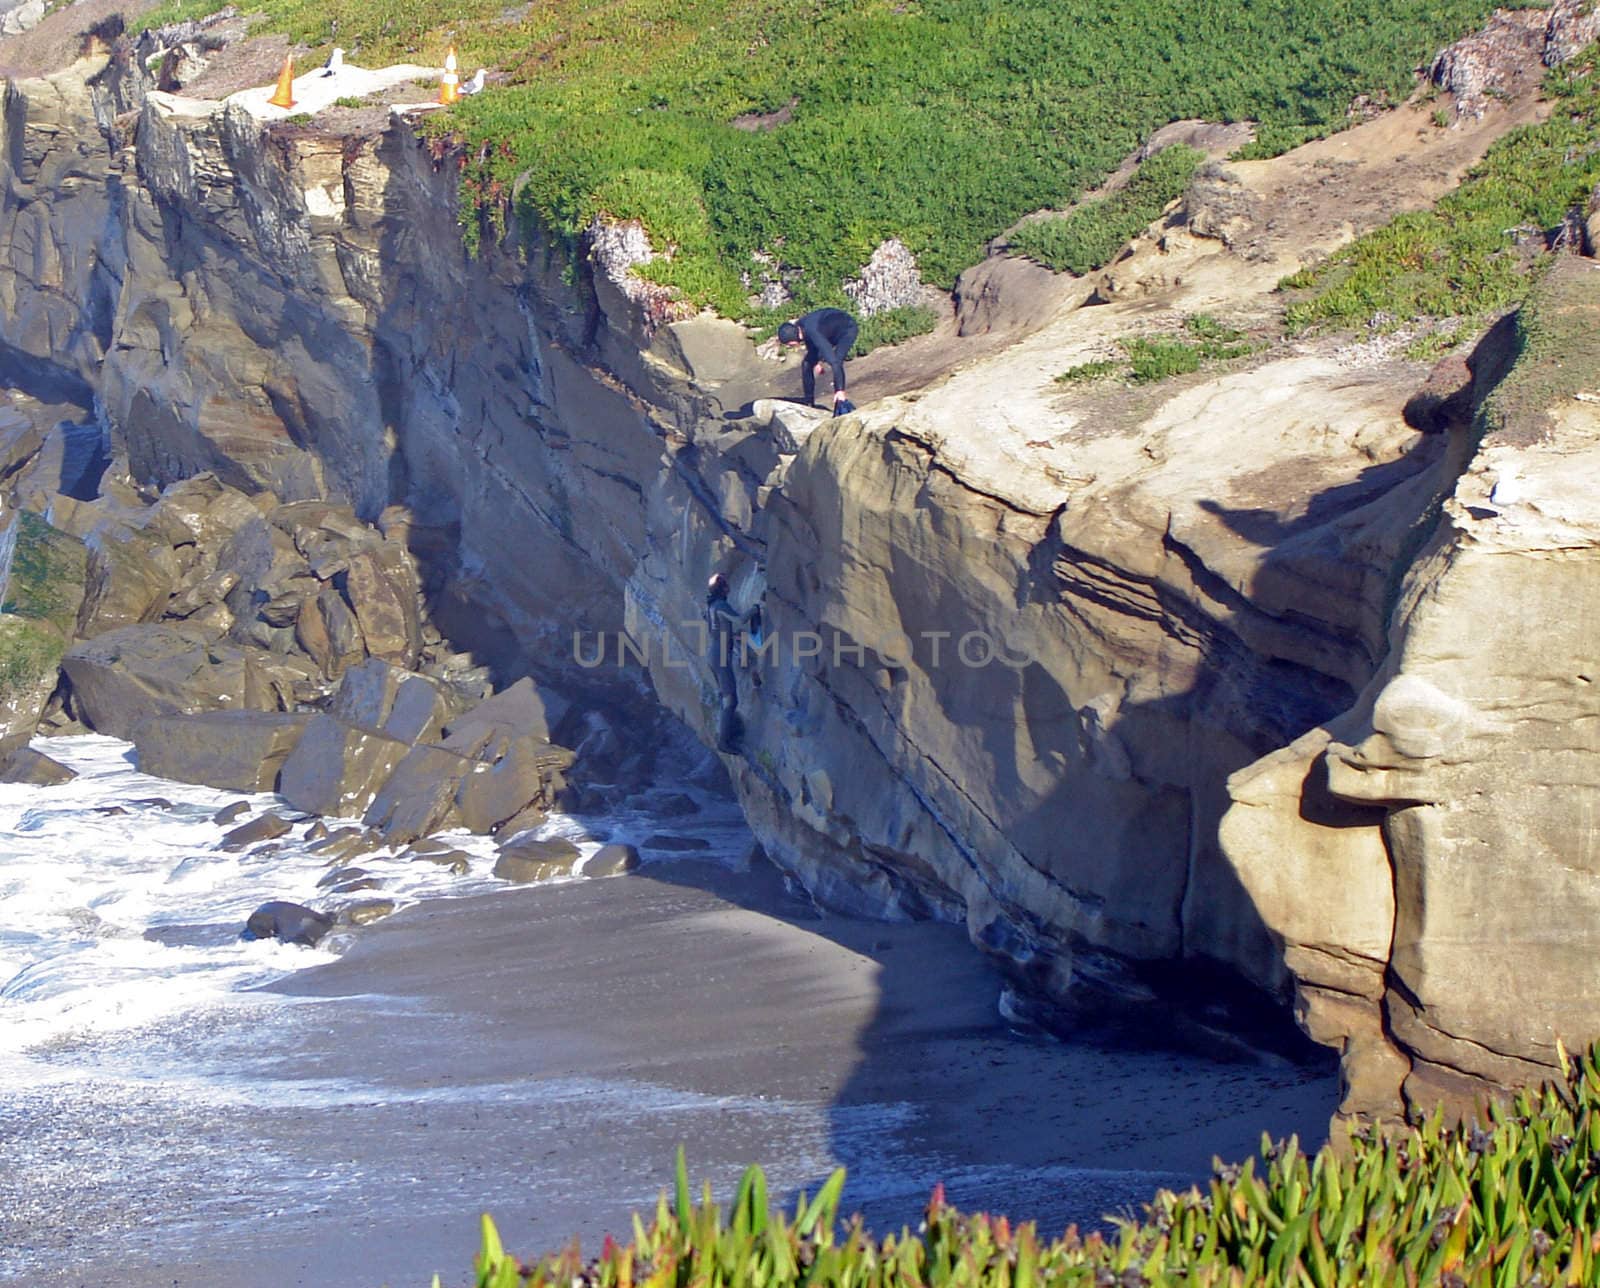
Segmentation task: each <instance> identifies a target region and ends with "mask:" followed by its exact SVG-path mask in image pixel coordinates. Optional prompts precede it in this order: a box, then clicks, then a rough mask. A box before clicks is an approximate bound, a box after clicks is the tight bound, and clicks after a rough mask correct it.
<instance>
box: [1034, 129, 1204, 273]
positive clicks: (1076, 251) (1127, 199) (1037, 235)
mask: <svg viewBox="0 0 1600 1288" xmlns="http://www.w3.org/2000/svg"><path fill="white" fill-rule="evenodd" d="M1204 160H1205V153H1203V152H1200V151H1198V150H1196V149H1195V148H1190V147H1184V146H1182V145H1181V144H1180V145H1178V146H1176V147H1170V148H1163V149H1162V150H1161V151H1160V152H1158V153H1156V155H1155V156H1153V157H1150V158H1149V159H1148V160H1146V161H1144V162H1143V163H1142V164H1141V165H1140V166H1139V168H1138V169H1137V170H1135V171H1134V172H1133V176H1132V178H1130V179H1129V180H1128V183H1127V185H1126V186H1125V187H1123V188H1120V189H1118V190H1117V191H1116V192H1113V193H1109V194H1107V195H1106V196H1104V197H1099V198H1096V199H1095V200H1093V201H1086V202H1084V203H1083V205H1081V206H1079V207H1078V208H1077V209H1076V210H1074V211H1072V212H1071V213H1070V214H1066V215H1058V216H1054V217H1052V218H1049V219H1035V220H1034V221H1032V222H1031V223H1027V224H1024V225H1023V226H1022V227H1021V228H1019V229H1018V230H1017V232H1016V235H1015V236H1013V237H1012V239H1011V245H1012V249H1014V250H1016V251H1017V252H1018V253H1019V254H1022V255H1026V256H1027V257H1028V258H1029V259H1032V260H1037V261H1038V262H1039V263H1041V264H1043V265H1044V266H1045V267H1046V268H1051V269H1054V270H1055V271H1056V272H1061V271H1062V270H1063V269H1064V270H1066V271H1067V272H1069V273H1076V274H1078V275H1079V276H1080V277H1081V276H1082V275H1083V274H1085V273H1090V272H1093V271H1094V270H1095V269H1097V268H1099V267H1101V266H1102V265H1104V264H1108V263H1110V262H1111V257H1112V256H1113V255H1115V254H1116V253H1117V252H1118V251H1119V250H1121V249H1122V247H1123V245H1124V244H1125V243H1126V242H1127V241H1128V240H1129V239H1130V238H1132V237H1134V236H1137V235H1138V234H1139V233H1140V232H1141V231H1143V229H1144V228H1145V226H1146V225H1147V224H1149V223H1150V222H1151V221H1152V220H1154V219H1155V218H1156V217H1157V216H1159V215H1160V214H1161V212H1162V211H1163V210H1165V209H1166V207H1167V203H1168V202H1171V201H1175V200H1176V199H1177V198H1178V197H1180V196H1182V195H1183V190H1184V189H1185V188H1186V187H1188V185H1189V180H1190V179H1191V178H1193V177H1194V172H1195V170H1196V169H1198V168H1199V166H1200V163H1201V162H1202V161H1204Z"/></svg>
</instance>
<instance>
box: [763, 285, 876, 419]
mask: <svg viewBox="0 0 1600 1288" xmlns="http://www.w3.org/2000/svg"><path fill="white" fill-rule="evenodd" d="M856 333H857V327H856V320H855V319H854V318H853V317H851V316H850V315H849V314H848V313H846V312H845V311H844V310H843V309H812V310H811V312H809V313H807V314H805V315H803V316H801V317H798V318H793V319H791V320H790V321H788V322H785V323H784V324H783V325H782V326H780V327H779V328H778V341H779V343H780V344H785V345H795V344H803V345H805V347H806V356H805V361H804V363H803V364H802V369H801V373H800V378H801V382H802V387H803V388H804V390H805V395H806V405H807V406H808V407H809V406H811V405H812V404H813V403H814V402H815V401H816V394H817V377H818V376H820V375H821V374H822V370H823V368H824V367H832V368H833V414H834V415H835V416H844V415H847V414H849V413H850V412H853V411H854V410H855V409H856V408H855V404H854V403H852V402H851V401H850V398H849V396H848V395H847V394H846V393H845V374H844V363H845V359H846V358H847V357H848V356H849V354H850V346H851V345H853V344H854V343H855V342H856Z"/></svg>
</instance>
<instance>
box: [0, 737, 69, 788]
mask: <svg viewBox="0 0 1600 1288" xmlns="http://www.w3.org/2000/svg"><path fill="white" fill-rule="evenodd" d="M77 776H78V775H77V772H76V771H75V770H71V769H68V768H67V767H66V766H65V765H63V764H62V763H61V762H60V761H56V760H51V759H50V757H49V756H47V755H45V754H44V753H43V752H42V751H35V750H34V749H33V748H32V747H18V748H16V750H14V751H12V752H10V753H9V754H8V755H5V756H3V757H0V783H28V784H31V785H32V786H34V787H56V786H59V785H60V784H61V783H70V782H71V781H72V780H73V779H74V778H76V777H77Z"/></svg>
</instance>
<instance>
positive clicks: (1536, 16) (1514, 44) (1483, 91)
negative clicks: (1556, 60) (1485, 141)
mask: <svg viewBox="0 0 1600 1288" xmlns="http://www.w3.org/2000/svg"><path fill="white" fill-rule="evenodd" d="M1544 28H1545V16H1544V14H1543V13H1541V12H1539V11H1537V10H1534V11H1520V10H1519V11H1515V12H1508V11H1507V10H1504V9H1500V10H1496V12H1495V14H1494V16H1493V17H1491V18H1490V19H1489V21H1488V23H1487V24H1486V25H1485V26H1484V27H1483V29H1482V30H1481V31H1476V32H1473V33H1472V34H1471V35H1470V36H1463V37H1462V38H1461V39H1460V40H1458V41H1456V43H1455V44H1453V45H1449V46H1447V47H1446V48H1444V49H1442V50H1440V51H1439V54H1438V56H1437V57H1436V58H1435V59H1434V60H1433V65H1432V66H1431V67H1430V68H1429V71H1428V74H1429V76H1430V77H1431V78H1432V80H1433V83H1434V84H1435V85H1437V86H1438V87H1439V88H1440V89H1444V90H1448V91H1449V92H1450V93H1452V94H1454V95H1455V99H1456V115H1457V116H1471V117H1481V116H1482V115H1483V114H1484V112H1485V111H1486V110H1487V109H1488V106H1489V100H1490V99H1491V98H1493V97H1495V96H1496V95H1502V96H1503V95H1505V94H1507V93H1508V92H1509V90H1510V88H1511V81H1512V78H1513V77H1514V76H1515V75H1516V74H1517V72H1518V71H1519V70H1520V69H1522V68H1525V67H1527V66H1529V65H1530V64H1531V63H1535V62H1537V60H1538V59H1539V57H1540V52H1541V50H1542V49H1543V48H1544V45H1545V31H1544Z"/></svg>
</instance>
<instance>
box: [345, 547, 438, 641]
mask: <svg viewBox="0 0 1600 1288" xmlns="http://www.w3.org/2000/svg"><path fill="white" fill-rule="evenodd" d="M341 580H342V581H343V586H342V587H341V588H342V589H343V591H344V593H345V597H346V598H347V599H348V600H349V601H350V607H351V609H352V610H353V611H354V613H355V616H356V620H357V621H358V622H359V623H360V624H361V634H362V637H363V638H364V639H365V640H366V644H367V651H368V652H369V653H371V654H372V656H373V657H381V658H383V659H384V660H385V661H386V662H393V663H395V664H396V665H397V666H403V667H406V668H410V667H413V666H415V665H416V664H417V659H418V657H419V656H420V655H421V653H422V616H421V613H420V612H419V610H418V608H417V587H416V575H415V574H414V573H413V572H412V571H411V568H410V565H409V563H407V562H406V560H405V554H404V552H403V551H400V550H397V549H395V548H394V547H392V546H383V547H381V548H379V549H375V550H358V551H356V552H355V553H353V554H351V555H350V558H349V567H348V568H347V569H346V571H345V573H344V575H343V577H342V579H341Z"/></svg>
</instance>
